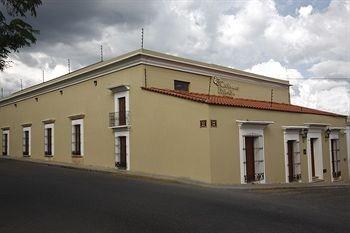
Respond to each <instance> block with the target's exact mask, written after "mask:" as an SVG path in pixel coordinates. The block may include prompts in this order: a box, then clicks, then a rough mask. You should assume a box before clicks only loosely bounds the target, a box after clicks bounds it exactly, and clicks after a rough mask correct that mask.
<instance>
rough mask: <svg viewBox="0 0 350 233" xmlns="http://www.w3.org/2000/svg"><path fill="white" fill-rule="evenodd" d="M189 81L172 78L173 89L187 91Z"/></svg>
mask: <svg viewBox="0 0 350 233" xmlns="http://www.w3.org/2000/svg"><path fill="white" fill-rule="evenodd" d="M189 87H190V83H189V82H185V81H179V80H174V90H177V91H189Z"/></svg>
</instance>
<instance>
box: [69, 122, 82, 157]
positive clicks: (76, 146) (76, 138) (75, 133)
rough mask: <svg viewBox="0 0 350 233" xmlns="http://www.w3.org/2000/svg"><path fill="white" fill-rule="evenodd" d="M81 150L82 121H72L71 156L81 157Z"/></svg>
mask: <svg viewBox="0 0 350 233" xmlns="http://www.w3.org/2000/svg"><path fill="white" fill-rule="evenodd" d="M83 148H84V147H83V120H82V119H79V120H74V121H72V155H78V156H82V155H83V154H84V153H83Z"/></svg>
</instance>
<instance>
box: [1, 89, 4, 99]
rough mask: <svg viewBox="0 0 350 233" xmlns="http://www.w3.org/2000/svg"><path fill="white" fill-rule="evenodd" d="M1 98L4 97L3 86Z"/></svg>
mask: <svg viewBox="0 0 350 233" xmlns="http://www.w3.org/2000/svg"><path fill="white" fill-rule="evenodd" d="M1 98H4V88H1Z"/></svg>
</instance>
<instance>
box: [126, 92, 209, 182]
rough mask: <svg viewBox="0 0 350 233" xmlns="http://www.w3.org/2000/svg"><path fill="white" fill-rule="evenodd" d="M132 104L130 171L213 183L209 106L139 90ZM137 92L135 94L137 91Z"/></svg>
mask: <svg viewBox="0 0 350 233" xmlns="http://www.w3.org/2000/svg"><path fill="white" fill-rule="evenodd" d="M137 91H138V94H137V96H138V97H137V98H138V100H142V101H135V102H133V112H132V113H133V125H132V129H131V134H132V138H131V140H132V142H131V154H132V156H131V169H132V170H135V171H141V172H147V173H155V174H160V175H166V176H176V177H183V178H188V179H194V180H200V181H205V182H210V157H209V151H210V147H209V134H208V129H200V128H199V121H200V119H206V118H207V117H208V110H209V107H208V106H207V105H203V104H197V103H195V102H190V101H183V100H182V99H178V98H173V97H170V96H161V95H159V94H156V93H152V92H148V91H144V90H141V89H137ZM135 92H136V91H135Z"/></svg>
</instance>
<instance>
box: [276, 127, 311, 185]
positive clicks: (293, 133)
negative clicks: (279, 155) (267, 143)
mask: <svg viewBox="0 0 350 233" xmlns="http://www.w3.org/2000/svg"><path fill="white" fill-rule="evenodd" d="M282 128H283V129H284V169H285V176H286V183H289V176H290V174H289V169H288V141H294V142H295V143H294V153H295V154H294V155H293V161H295V160H297V161H296V162H295V163H300V162H301V155H300V130H301V129H304V127H299V126H283V127H282ZM305 128H306V127H305ZM299 166H300V167H299V169H297V172H301V164H300V165H299ZM294 169H295V168H293V170H294ZM300 174H301V173H300ZM299 181H301V179H300V180H299Z"/></svg>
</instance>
